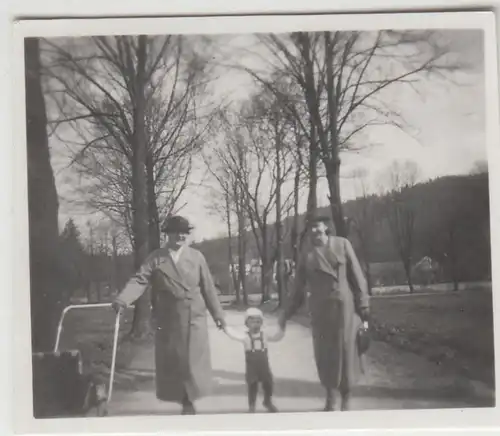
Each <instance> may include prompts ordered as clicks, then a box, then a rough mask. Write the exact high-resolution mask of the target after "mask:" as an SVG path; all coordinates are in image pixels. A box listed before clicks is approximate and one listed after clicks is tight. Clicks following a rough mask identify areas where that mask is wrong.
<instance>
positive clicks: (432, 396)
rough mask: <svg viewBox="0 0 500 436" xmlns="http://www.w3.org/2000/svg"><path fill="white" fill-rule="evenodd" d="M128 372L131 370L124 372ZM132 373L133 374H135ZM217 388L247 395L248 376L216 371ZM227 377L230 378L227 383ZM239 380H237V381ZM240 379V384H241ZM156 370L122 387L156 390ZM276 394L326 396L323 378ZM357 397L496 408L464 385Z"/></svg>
mask: <svg viewBox="0 0 500 436" xmlns="http://www.w3.org/2000/svg"><path fill="white" fill-rule="evenodd" d="M124 374H125V375H127V373H126V372H125V373H124ZM131 376H132V375H131ZM213 377H214V387H213V392H212V394H211V396H214V397H216V396H246V384H245V377H244V375H243V374H242V373H240V372H233V371H226V370H214V371H213ZM224 380H226V381H230V383H229V384H225V383H224ZM235 382H236V383H235ZM237 382H240V383H237ZM154 383H155V377H154V371H150V370H149V371H142V372H141V374H140V375H137V374H136V375H133V383H126V384H125V385H124V386H121V388H118V389H120V390H134V391H138V390H141V391H144V390H150V389H151V390H154ZM274 385H275V389H274V391H275V396H276V397H289V398H318V399H321V400H322V399H323V398H324V390H323V387H322V386H321V384H320V383H319V381H317V382H315V381H308V380H298V379H292V378H284V377H275V378H274ZM352 394H353V396H354V397H355V398H365V399H371V400H373V401H375V402H376V400H377V399H380V400H395V401H401V402H405V401H432V402H434V401H438V402H442V403H444V404H453V403H467V404H468V405H469V406H470V407H494V406H495V400H494V399H491V398H486V397H478V396H474V395H471V393H470V392H468V391H466V390H464V389H462V388H460V387H449V388H442V387H441V388H436V389H432V388H416V387H411V388H408V387H406V388H397V387H389V386H377V385H358V386H356V387H354V389H353V392H352Z"/></svg>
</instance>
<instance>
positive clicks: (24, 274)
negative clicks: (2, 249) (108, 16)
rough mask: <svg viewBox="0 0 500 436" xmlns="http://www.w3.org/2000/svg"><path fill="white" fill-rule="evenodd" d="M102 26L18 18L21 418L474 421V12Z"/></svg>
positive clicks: (479, 189)
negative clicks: (428, 417)
mask: <svg viewBox="0 0 500 436" xmlns="http://www.w3.org/2000/svg"><path fill="white" fill-rule="evenodd" d="M415 15H416V14H415ZM105 21H107V24H106V23H105V22H102V21H101V22H99V21H98V20H84V22H85V23H87V24H84V23H81V22H80V20H63V21H62V23H59V24H57V25H56V24H50V23H43V22H38V23H30V22H26V27H24V28H23V22H21V23H20V24H21V26H20V28H19V29H18V30H19V35H18V39H19V41H20V42H19V44H18V45H19V47H20V49H21V51H20V52H19V58H20V60H19V63H20V64H21V63H22V67H20V68H19V72H20V73H19V76H18V83H17V86H18V87H19V92H17V91H16V92H17V93H16V95H22V96H23V97H22V98H21V97H19V101H17V105H19V108H18V109H19V110H17V111H16V112H17V113H18V115H19V118H20V119H19V120H16V123H15V126H16V129H17V130H19V131H18V132H17V134H18V135H19V137H17V136H16V138H15V139H16V148H17V149H18V150H17V153H18V159H17V162H16V165H17V166H16V168H18V170H17V171H18V172H19V174H18V178H19V180H21V181H22V182H21V184H20V185H18V187H17V188H18V189H20V191H19V198H18V201H19V202H20V204H19V205H18V206H17V207H18V209H20V210H24V211H25V217H23V218H20V221H19V222H20V223H19V229H21V228H24V235H23V236H22V238H21V243H22V244H24V245H25V247H26V248H25V249H24V252H23V251H22V250H21V252H22V253H24V257H23V255H22V254H21V255H20V257H19V258H18V260H19V263H22V265H18V268H20V269H19V274H18V276H19V277H20V278H19V282H18V284H21V285H19V286H17V287H16V288H15V293H16V295H15V297H14V303H15V308H16V309H15V313H16V315H15V326H14V331H15V332H16V333H15V336H14V340H15V341H16V345H15V348H16V349H15V353H14V354H15V358H16V359H17V361H16V362H17V363H16V364H15V367H16V371H17V375H16V376H15V378H14V386H15V387H16V386H18V387H19V391H18V393H17V398H18V399H19V398H21V395H25V397H23V398H24V401H23V406H22V407H23V408H24V409H25V410H23V411H22V412H21V411H19V410H18V411H16V413H18V415H19V416H22V417H24V418H23V419H28V420H31V421H30V422H31V424H30V425H31V426H33V428H47V429H48V428H55V427H50V426H51V425H57V424H58V423H64V425H66V426H67V427H66V428H69V429H71V428H73V429H72V430H70V431H76V429H75V428H74V426H75V424H73V427H72V424H71V422H72V420H71V419H70V418H86V419H87V418H88V421H89V422H92V425H93V426H95V427H92V428H95V429H98V428H101V427H99V426H100V425H101V424H102V423H105V424H106V426H108V427H107V428H110V429H114V430H116V426H114V424H113V423H114V422H121V420H122V419H123V418H134V419H135V425H136V427H135V428H136V429H141V424H140V422H141V421H137V419H139V418H148V417H149V418H154V419H155V421H154V422H155V423H157V424H158V423H159V425H160V427H159V428H164V429H166V428H169V426H170V423H171V422H172V423H173V422H175V425H176V426H177V425H187V424H185V423H190V422H193V423H194V422H197V423H200V425H202V424H201V423H202V422H204V421H202V420H200V419H202V418H207V419H210V417H211V416H213V415H219V418H218V419H221V420H223V419H226V417H227V418H230V417H231V416H232V415H238V420H240V419H241V421H239V422H240V423H243V422H244V425H243V424H241V427H238V425H237V424H236V422H238V421H234V422H235V424H233V427H234V428H240V429H245V428H246V429H251V428H253V427H252V425H253V423H257V422H258V421H259V420H262V419H267V420H269V421H266V422H269V423H270V422H271V420H273V421H272V422H274V423H281V425H282V426H285V427H286V426H287V423H290V422H292V420H294V422H295V423H300V422H302V424H301V425H302V426H304V425H305V421H307V420H311V421H316V423H319V422H321V423H322V424H321V425H323V426H328V425H329V426H332V427H333V426H335V425H337V424H336V423H339V422H342V423H343V424H342V425H343V426H354V427H356V426H358V425H359V424H360V422H359V421H360V420H362V419H364V418H361V417H362V416H363V415H361V414H358V413H360V412H366V411H372V412H373V411H377V412H379V413H380V417H385V418H380V419H383V420H384V421H385V422H383V423H382V424H386V425H388V424H389V425H390V422H388V420H389V421H390V420H391V416H394V417H396V416H397V414H398V413H399V412H405V411H406V412H410V411H422V410H427V411H434V412H439V413H442V414H443V416H447V417H448V418H449V419H451V421H450V422H453V418H452V417H453V415H450V414H446V413H447V412H449V413H452V412H453V411H455V412H457V410H458V411H461V412H463V413H469V412H471V413H472V412H477V413H479V414H480V413H492V412H494V410H495V407H496V391H495V375H496V374H495V332H494V317H495V310H494V303H495V302H494V295H493V292H492V283H493V281H494V276H495V272H494V268H493V265H494V262H493V261H492V234H493V230H494V229H493V227H494V220H493V219H492V216H493V214H492V202H491V201H490V199H493V195H492V194H493V192H494V191H493V183H490V181H491V180H492V179H491V173H492V172H493V171H495V169H494V165H496V164H495V163H494V162H493V159H492V156H493V155H495V154H494V153H496V155H495V156H498V151H494V150H492V148H494V147H496V148H498V143H497V142H495V141H498V137H497V136H495V135H496V129H497V128H498V126H497V124H498V119H497V115H498V114H497V107H496V105H497V104H498V102H497V100H498V95H497V92H498V91H497V88H496V85H495V82H497V80H498V79H497V72H496V57H495V51H496V46H495V44H496V41H495V39H494V38H495V36H494V27H493V22H492V21H491V16H490V15H489V14H487V13H486V14H481V13H462V14H453V13H450V14H439V13H435V14H418V15H417V16H413V17H412V14H405V15H404V16H402V15H399V14H396V15H393V16H389V15H379V16H378V17H377V16H373V17H370V16H368V15H361V16H359V15H358V16H349V15H344V16H336V17H335V16H328V15H324V16H316V17H314V16H302V17H301V16H295V17H292V16H290V17H278V16H277V17H225V18H211V19H209V18H198V19H191V20H190V19H189V18H184V19H182V18H178V19H175V18H170V19H167V18H165V19H159V18H158V19H147V20H146V19H142V20H141V19H130V20H127V19H122V20H116V21H115V20H105ZM44 24H45V27H44ZM23 29H24V30H23ZM22 61H23V62H22ZM492 83H493V85H492ZM23 87H24V93H23V92H22V91H23ZM491 97H493V98H491ZM492 120H493V121H492ZM492 124H493V125H492ZM496 171H498V168H497V169H496ZM23 180H24V181H23ZM23 190H24V191H23ZM497 195H498V194H497ZM23 199H24V203H23ZM22 226H24V227H22ZM497 279H498V277H497ZM18 326H19V327H18ZM18 380H19V385H16V383H18ZM17 390H18V389H17V388H16V391H17ZM16 407H19V408H20V407H21V406H16ZM303 413H307V415H304V416H302V414H303ZM384 413H385V414H384ZM377 416H378V415H377V414H373V416H372V417H371V418H370V419H372V418H373V419H375V418H377ZM402 416H403V415H402ZM404 416H407V415H404ZM409 416H411V415H409ZM423 416H425V415H423ZM433 416H440V415H433ZM485 416H486V415H485ZM488 416H490V415H488ZM200 417H201V418H200ZM305 417H307V420H306V419H305ZM462 417H463V415H462ZM63 418H64V419H63ZM395 419H396V418H395ZM413 419H414V421H415V422H417V423H418V422H419V421H420V425H424V424H425V422H421V421H422V417H417V416H415V417H414V418H413ZM423 419H424V421H425V418H423ZM192 420H197V421H192ZM75 422H80V421H75ZM124 422H133V420H130V421H124ZM211 422H212V424H213V423H214V422H216V421H211ZM45 425H48V427H44V426H45ZM172 425H174V424H172ZM269 425H271V424H269ZM289 425H291V424H289ZM318 425H319V424H318ZM77 426H80V424H77ZM129 428H130V429H131V428H132V427H129ZM144 428H145V427H144ZM170 428H171V427H170ZM267 428H268V429H269V428H273V429H277V428H279V427H278V424H272V425H271V426H270V427H267ZM304 428H308V427H304ZM121 429H123V431H127V426H124V427H123V428H121ZM80 431H81V430H80Z"/></svg>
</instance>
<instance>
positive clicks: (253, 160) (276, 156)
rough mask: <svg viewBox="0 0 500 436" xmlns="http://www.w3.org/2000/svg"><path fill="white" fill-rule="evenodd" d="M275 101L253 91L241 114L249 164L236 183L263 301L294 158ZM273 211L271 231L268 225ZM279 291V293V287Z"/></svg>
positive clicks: (289, 199) (288, 202)
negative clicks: (258, 262) (255, 252)
mask: <svg viewBox="0 0 500 436" xmlns="http://www.w3.org/2000/svg"><path fill="white" fill-rule="evenodd" d="M277 103H278V102H276V101H273V100H272V99H271V100H269V96H267V95H265V94H264V95H262V94H256V95H255V96H253V98H252V99H251V100H250V102H249V104H248V105H246V106H244V107H243V108H242V111H241V116H240V123H241V129H242V130H241V131H242V133H241V136H240V141H241V140H242V141H244V142H245V144H246V146H245V147H244V148H245V150H246V154H247V155H248V164H247V168H246V177H245V178H243V179H242V180H239V185H240V193H241V194H242V196H243V199H244V203H243V206H244V208H245V210H246V213H247V214H248V217H249V222H250V227H251V229H252V232H253V235H254V237H255V240H256V245H257V250H258V252H259V256H260V259H261V263H262V269H261V286H262V302H265V301H267V300H268V299H269V298H270V284H271V279H272V272H273V264H274V262H275V261H276V260H281V257H282V250H281V248H282V242H283V236H284V235H283V231H282V223H281V219H282V216H283V215H284V213H286V211H287V210H289V209H291V208H292V207H293V190H290V192H288V193H285V192H282V190H283V187H284V184H285V182H286V181H288V180H289V179H290V176H291V174H292V173H293V169H294V160H293V159H292V158H291V153H290V147H289V146H285V143H286V141H287V133H288V132H287V127H288V123H287V120H286V119H284V118H282V117H281V111H280V109H279V106H278V105H277ZM278 104H279V103H278ZM273 210H274V212H275V222H274V234H273V232H272V230H273V229H272V227H270V224H271V220H272V212H273ZM273 240H274V243H273ZM279 263H281V262H279ZM281 284H282V282H281V281H280V285H281ZM278 291H279V295H280V296H281V295H282V292H281V291H282V289H279V290H278Z"/></svg>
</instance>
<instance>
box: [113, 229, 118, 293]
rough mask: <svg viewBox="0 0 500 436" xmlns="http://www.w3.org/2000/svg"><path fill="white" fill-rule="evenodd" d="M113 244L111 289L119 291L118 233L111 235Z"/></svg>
mask: <svg viewBox="0 0 500 436" xmlns="http://www.w3.org/2000/svg"><path fill="white" fill-rule="evenodd" d="M111 246H112V249H113V267H112V276H111V290H112V292H113V293H115V292H117V291H118V287H119V286H118V244H117V242H116V235H114V234H113V235H112V236H111Z"/></svg>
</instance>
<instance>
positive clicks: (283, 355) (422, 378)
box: [109, 312, 493, 416]
mask: <svg viewBox="0 0 500 436" xmlns="http://www.w3.org/2000/svg"><path fill="white" fill-rule="evenodd" d="M241 317H242V314H241V313H236V312H228V322H229V324H231V325H235V326H240V325H241ZM273 322H274V321H273V320H272V319H269V320H268V323H269V325H270V327H271V328H272V325H273ZM210 340H211V348H212V361H213V368H214V378H215V380H214V381H215V387H214V391H213V394H212V395H211V396H210V397H207V398H204V399H202V400H200V401H199V402H198V404H197V408H198V412H199V413H234V412H246V410H247V404H246V391H245V384H244V354H243V350H242V348H241V346H240V344H238V343H235V342H233V341H231V340H230V339H229V338H227V337H226V336H225V335H224V334H223V333H222V332H220V331H218V330H217V329H216V328H215V326H214V325H213V324H210ZM273 345H274V346H273V347H272V349H271V350H270V359H271V366H272V368H273V372H274V376H275V384H276V386H275V399H276V405H277V406H278V408H279V409H280V411H283V412H295V411H316V410H317V411H319V410H321V409H322V407H323V391H322V389H321V387H320V385H319V383H318V380H317V375H316V368H315V365H314V358H313V351H312V344H311V337H310V331H309V329H308V328H306V327H304V326H301V325H299V324H297V323H293V322H292V323H290V324H289V326H288V327H287V334H286V337H285V338H284V339H283V341H281V342H279V343H277V344H273ZM153 353H154V350H153V347H152V345H147V346H142V347H138V348H137V350H136V353H135V356H134V358H133V360H132V362H131V364H130V365H129V367H128V368H127V370H124V371H121V372H120V373H119V374H117V385H116V388H115V392H114V395H113V399H112V401H111V403H110V405H109V411H110V415H115V416H116V415H121V416H123V415H155V414H177V413H178V412H179V406H178V405H175V404H169V403H161V402H159V401H158V400H157V399H156V398H155V393H154V358H153V356H154V355H153ZM366 368H367V372H366V374H365V376H364V378H363V380H362V381H361V383H360V384H359V386H358V387H357V388H356V390H355V392H354V398H353V404H352V405H353V409H356V410H368V409H379V410H380V409H419V408H464V407H481V406H483V407H484V406H490V405H492V404H493V399H492V396H491V393H490V392H489V391H488V390H487V389H486V388H485V387H484V386H483V385H481V384H478V383H472V382H470V381H468V380H466V379H464V378H463V377H458V376H456V375H454V374H450V372H449V371H448V370H445V369H444V368H441V367H440V366H437V365H435V364H432V363H430V362H429V361H427V360H425V359H424V358H421V357H419V356H417V355H415V354H412V353H406V352H401V351H397V350H395V349H394V348H392V347H391V346H389V345H387V344H384V343H382V342H374V343H373V346H372V348H371V349H370V351H369V353H368V355H367V356H366ZM259 405H260V402H259Z"/></svg>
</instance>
